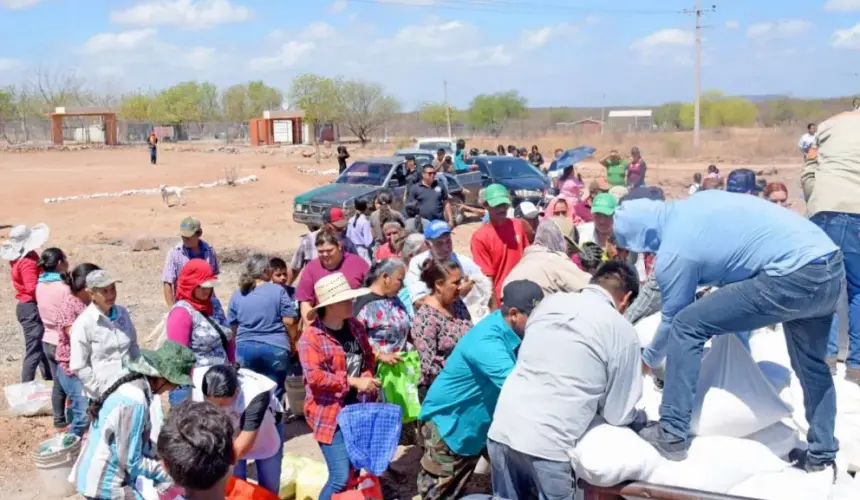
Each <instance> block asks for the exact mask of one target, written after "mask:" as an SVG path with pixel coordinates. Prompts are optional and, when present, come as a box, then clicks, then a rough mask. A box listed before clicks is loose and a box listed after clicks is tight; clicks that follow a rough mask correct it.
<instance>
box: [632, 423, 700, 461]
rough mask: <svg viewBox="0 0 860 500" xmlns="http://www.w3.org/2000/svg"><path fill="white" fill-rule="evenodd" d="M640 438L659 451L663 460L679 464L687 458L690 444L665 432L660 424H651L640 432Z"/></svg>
mask: <svg viewBox="0 0 860 500" xmlns="http://www.w3.org/2000/svg"><path fill="white" fill-rule="evenodd" d="M639 437H641V438H642V439H644V440H645V441H648V444H650V445H651V446H653V447H654V448H656V449H657V451H658V452H659V453H660V455H662V456H663V458H666V459H668V460H672V461H674V462H679V461H681V460H684V459H686V458H687V451H688V450H689V449H690V442H689V441H688V440H686V439H681V438H679V437H677V436H674V435H672V434H671V433H669V432H666V431H664V430H663V428H662V427H661V426H660V423H659V422H649V423H648V425H646V426H645V428H644V429H642V430H641V431H639Z"/></svg>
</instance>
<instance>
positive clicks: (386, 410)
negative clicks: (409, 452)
mask: <svg viewBox="0 0 860 500" xmlns="http://www.w3.org/2000/svg"><path fill="white" fill-rule="evenodd" d="M402 420H403V410H402V409H401V408H400V407H399V406H397V405H394V404H390V403H358V404H351V405H347V406H346V407H345V408H344V409H342V410H341V411H340V413H338V415H337V423H338V425H339V426H340V431H341V432H342V433H343V442H344V444H345V445H346V453H347V455H349V461H350V462H351V463H352V466H353V467H355V468H356V469H358V470H361V469H365V470H366V471H367V472H370V473H371V474H376V475H381V474H382V473H383V472H385V471H386V470H387V469H388V465H389V464H390V463H391V460H393V459H394V455H395V453H397V445H398V444H399V442H400V432H401V431H402V429H403V423H402Z"/></svg>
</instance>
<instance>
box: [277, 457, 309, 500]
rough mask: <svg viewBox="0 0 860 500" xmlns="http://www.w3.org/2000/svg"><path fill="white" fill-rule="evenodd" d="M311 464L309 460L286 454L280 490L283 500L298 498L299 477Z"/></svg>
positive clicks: (282, 463) (282, 467)
mask: <svg viewBox="0 0 860 500" xmlns="http://www.w3.org/2000/svg"><path fill="white" fill-rule="evenodd" d="M311 462H312V460H311V459H309V458H303V457H296V456H293V455H291V454H289V453H286V452H285V453H284V458H283V460H281V488H280V490H278V496H279V497H281V499H282V500H290V499H291V498H294V497H295V496H296V486H297V484H298V480H299V475H300V474H301V473H302V471H303V470H304V469H305V467H307V466H308V465H309V464H310V463H311Z"/></svg>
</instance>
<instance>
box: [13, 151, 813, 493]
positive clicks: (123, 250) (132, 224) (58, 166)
mask: <svg viewBox="0 0 860 500" xmlns="http://www.w3.org/2000/svg"><path fill="white" fill-rule="evenodd" d="M188 149H193V148H179V147H176V146H174V147H163V148H161V151H159V164H158V165H157V166H152V165H150V164H149V162H148V152H147V151H146V149H145V148H143V147H141V148H117V149H84V150H79V151H45V152H23V153H21V152H9V151H4V150H0V178H2V179H3V182H2V183H0V214H2V216H0V217H2V219H0V239H2V237H3V236H4V235H2V233H5V232H6V230H8V227H10V226H12V225H15V224H20V223H26V224H28V225H32V224H36V223H39V222H45V223H47V224H48V225H49V226H50V227H51V238H50V241H49V245H50V246H58V247H60V248H63V249H64V250H65V251H66V253H67V254H68V256H69V259H70V261H71V263H72V265H76V264H78V263H81V262H93V263H96V264H98V265H100V266H102V267H104V268H106V269H109V270H111V271H112V272H113V273H115V274H116V275H118V276H119V277H120V278H121V279H122V280H123V283H122V284H121V285H120V286H119V302H120V303H121V304H123V305H125V306H126V307H128V308H129V310H130V312H131V315H132V318H133V320H134V322H135V326H136V327H137V330H138V332H139V333H138V335H139V336H140V337H141V338H142V339H145V338H146V337H147V336H148V335H149V332H150V331H151V330H152V328H153V327H154V326H155V325H156V324H157V323H158V322H159V321H160V319H161V318H162V317H163V315H164V314H165V313H166V306H165V304H164V302H163V298H162V294H161V279H160V274H161V268H162V265H163V262H164V256H165V254H166V252H167V250H168V249H169V248H170V247H171V246H173V245H175V244H176V242H177V241H178V234H177V231H178V225H179V221H180V220H182V218H184V217H186V216H189V215H193V216H194V217H196V218H199V219H200V220H201V222H202V224H203V231H204V236H203V238H204V239H205V240H206V241H207V242H209V243H211V244H212V245H213V246H214V247H215V248H216V250H217V251H218V254H219V256H220V259H221V262H222V276H221V280H220V281H221V282H220V284H219V286H218V289H217V291H216V293H217V294H218V295H219V296H220V297H229V295H230V293H232V291H233V289H234V288H235V287H236V281H237V277H238V262H241V260H242V259H243V258H244V257H245V256H246V255H247V254H248V253H249V252H251V251H254V250H260V251H263V252H265V253H269V254H272V255H280V256H283V257H285V258H286V257H288V256H289V255H290V254H291V253H292V251H293V249H294V248H295V247H296V245H297V242H298V238H299V236H301V235H302V234H304V233H305V232H306V229H305V228H304V226H301V225H299V224H296V223H294V222H293V221H292V214H291V211H292V202H293V197H294V196H296V195H298V194H300V193H302V192H304V191H306V190H308V189H310V188H313V187H315V186H318V185H321V184H325V183H328V182H329V181H330V180H331V179H332V178H333V176H332V175H312V174H309V173H303V172H301V171H299V168H300V167H301V168H302V169H311V170H318V171H324V170H330V169H336V161H335V160H333V159H330V158H329V159H326V160H324V161H323V162H322V163H321V164H319V165H318V164H317V163H316V162H315V160H314V159H309V158H305V157H304V156H303V155H302V154H300V152H298V150H297V149H295V148H278V149H272V150H263V153H265V154H260V153H261V151H260V150H256V151H254V150H250V149H243V148H238V149H237V150H235V152H234V151H230V152H228V153H224V152H218V151H215V152H203V151H188ZM305 151H309V149H306V150H305ZM385 152H386V151H382V150H375V151H374V150H360V149H356V150H353V151H352V155H353V159H356V158H359V157H361V156H369V155H371V154H382V153H385ZM646 160H647V158H646ZM705 166H706V164H698V163H697V164H690V163H660V162H653V161H652V162H649V170H648V178H649V179H648V180H649V182H650V183H652V184H659V185H662V186H663V187H664V189H666V191H667V193H668V194H669V195H670V197H674V198H677V197H681V196H683V195H685V194H686V187H687V185H688V184H689V179H691V177H692V174H693V173H694V172H696V171H702V170H703V168H704V167H705ZM743 166H744V167H747V168H752V169H753V170H762V171H764V172H765V177H766V178H767V179H768V180H779V181H782V182H784V183H785V184H786V185H788V186H789V190H791V191H792V193H791V198H792V199H793V200H795V203H797V204H798V206H797V207H796V208H798V209H800V205H799V204H800V203H801V202H800V201H799V200H800V196H799V194H800V188H799V173H800V170H799V165H787V164H777V165H774V164H771V163H768V164H759V165H743ZM233 168H235V170H236V174H237V175H238V176H239V177H243V176H248V175H255V176H257V177H258V179H259V181H258V182H253V183H250V184H245V185H241V186H236V187H228V186H220V187H215V188H211V189H192V190H188V191H186V205H184V206H175V207H170V208H168V207H166V206H165V205H164V204H163V203H162V201H161V197H160V196H159V195H141V196H125V197H117V198H99V199H90V200H77V201H68V202H61V203H54V204H45V203H44V199H45V198H48V197H60V196H72V195H81V194H92V193H98V192H113V191H122V190H128V189H144V188H156V187H157V186H158V185H160V184H168V185H196V184H199V183H202V182H213V181H216V180H218V179H222V178H224V176H225V170H229V169H233ZM721 168H722V169H723V173H724V174H727V173H728V171H729V170H730V169H731V167H730V166H728V165H725V166H722V167H721ZM599 173H600V167H599V166H598V165H597V164H596V163H589V164H587V165H586V167H585V169H584V175H585V176H586V177H587V178H591V177H596V176H597V175H599ZM475 227H476V225H475V224H470V225H465V226H462V227H459V228H457V229H456V230H455V232H454V236H455V242H456V246H457V247H458V249H459V250H460V251H466V249H467V248H468V242H469V237H470V235H471V233H472V232H473V231H474V229H475ZM14 306H15V298H14V293H13V291H12V287H11V285H10V283H9V280H8V279H6V278H3V279H0V345H2V346H3V352H2V353H0V384H3V385H4V386H5V385H7V384H11V383H16V382H17V381H18V379H19V372H20V361H21V355H22V347H23V342H22V336H21V332H20V327H19V325H18V323H17V321H16V319H15V313H14ZM6 407H7V405H6V401H5V399H3V401H2V402H0V410H3V411H5V410H6ZM0 428H2V429H3V432H2V433H0V492H2V493H0V496H2V498H4V499H8V500H18V499H21V500H29V499H33V498H41V497H42V495H41V494H40V490H39V484H38V480H37V477H36V475H35V470H34V468H33V465H32V459H31V458H30V456H31V454H32V453H33V452H34V451H35V449H36V448H37V445H38V443H39V442H41V441H42V440H44V439H46V438H47V437H48V436H49V435H50V434H51V425H50V419H49V418H48V417H41V418H28V419H9V418H7V417H0ZM287 449H288V451H289V452H291V453H294V454H297V455H301V456H308V457H312V458H315V459H321V455H320V453H319V450H318V448H317V445H316V443H315V442H314V441H313V439H312V438H311V437H310V436H309V435H308V431H307V427H306V426H304V424H303V423H296V424H293V425H292V426H291V430H290V439H289V440H288V444H287ZM403 451H404V456H403V457H402V459H401V460H400V461H399V462H398V466H397V467H398V469H399V470H408V471H412V472H413V473H412V474H410V476H411V477H412V478H414V471H417V468H418V463H417V459H418V455H419V454H418V453H417V452H416V450H414V449H412V450H403ZM485 485H486V478H483V479H482V480H480V481H477V487H478V488H480V487H481V486H485ZM398 489H399V490H400V491H401V493H402V494H403V497H406V498H409V497H411V496H412V495H414V481H408V484H407V483H404V484H402V485H400V486H399V487H398Z"/></svg>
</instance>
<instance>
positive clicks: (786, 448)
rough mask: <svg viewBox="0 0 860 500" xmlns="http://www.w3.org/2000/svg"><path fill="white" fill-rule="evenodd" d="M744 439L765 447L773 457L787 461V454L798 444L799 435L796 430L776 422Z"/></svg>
mask: <svg viewBox="0 0 860 500" xmlns="http://www.w3.org/2000/svg"><path fill="white" fill-rule="evenodd" d="M745 439H749V440H751V441H755V442H757V443H761V444H763V445H765V446H767V448H768V449H769V450H770V451H771V452H772V453H773V454H774V455H776V456H777V457H779V458H781V459H783V460H788V454H789V453H791V450H793V449H795V448H797V447H798V445H799V444H800V435H799V432H798V431H797V429H795V428H794V427H789V426H788V425H786V424H784V423H782V422H777V423H775V424H773V425H771V426H770V427H766V428H764V429H762V430H760V431H758V432H756V433H753V434H750V435H749V436H747V437H746V438H745Z"/></svg>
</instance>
